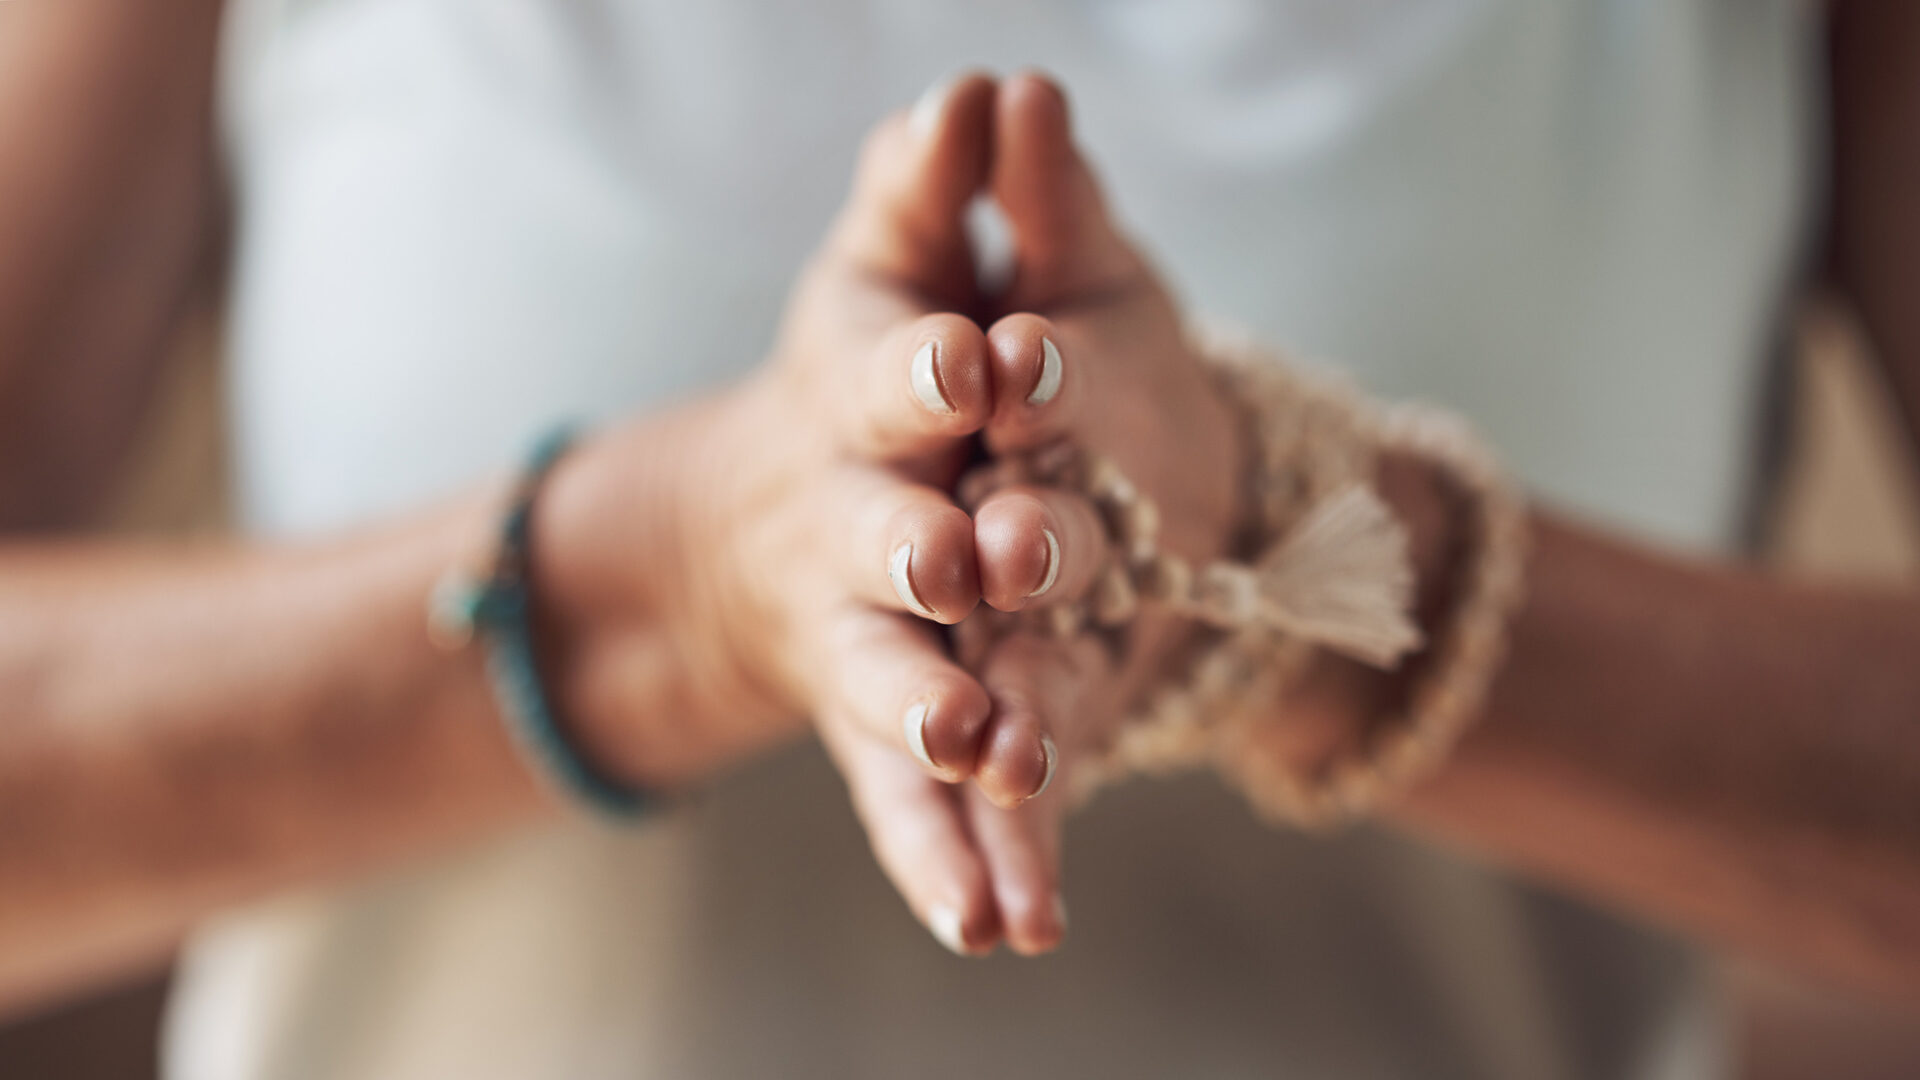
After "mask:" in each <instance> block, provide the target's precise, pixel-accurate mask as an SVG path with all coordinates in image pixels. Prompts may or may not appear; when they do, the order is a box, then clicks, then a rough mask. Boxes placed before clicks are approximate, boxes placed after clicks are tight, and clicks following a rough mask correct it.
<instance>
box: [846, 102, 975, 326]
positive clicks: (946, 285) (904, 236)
mask: <svg viewBox="0 0 1920 1080" xmlns="http://www.w3.org/2000/svg"><path fill="white" fill-rule="evenodd" d="M993 101H994V82H993V80H992V79H990V78H988V77H987V76H985V75H981V74H978V73H968V74H963V75H960V76H956V77H955V78H952V79H949V80H947V81H945V82H942V83H939V84H937V85H935V86H933V87H932V88H930V89H929V90H927V92H926V93H925V94H923V95H921V97H920V100H919V101H918V102H916V103H915V104H914V106H913V108H912V109H911V110H907V109H901V110H897V111H895V112H893V113H892V114H890V115H888V116H887V117H886V118H885V119H884V120H882V121H881V122H880V123H879V125H878V126H876V127H875V128H874V129H873V131H872V132H871V133H869V134H868V136H867V140H866V143H865V145H864V146H863V147H862V148H861V152H860V164H859V167H858V169H857V170H856V172H855V174H854V181H853V193H852V195H851V196H849V198H848V200H847V203H846V205H845V206H844V207H843V208H842V209H841V211H840V216H839V218H838V219H837V220H836V221H835V223H834V228H833V232H832V234H831V236H830V239H829V242H828V251H829V252H830V253H831V254H832V255H833V256H835V257H838V258H842V259H845V260H847V261H848V262H849V263H851V264H852V265H853V266H855V267H858V268H859V269H860V270H862V271H864V272H867V273H873V274H879V275H881V276H883V277H886V278H888V279H891V280H893V281H894V282H896V283H898V284H900V285H903V286H905V287H907V288H909V289H912V290H914V291H916V292H919V293H922V294H924V295H925V296H926V298H927V299H928V300H929V301H931V302H932V303H933V306H935V307H940V308H947V309H964V308H968V307H971V306H972V304H973V300H974V278H973V255H972V247H971V245H970V244H969V242H968V237H967V220H966V219H967V208H968V207H969V206H970V205H971V204H972V202H973V198H974V196H975V195H976V194H977V193H979V192H980V191H981V189H982V188H984V187H985V185H986V180H987V169H988V163H989V160H990V156H991V154H992V150H993V145H992V143H993V138H992V130H993Z"/></svg>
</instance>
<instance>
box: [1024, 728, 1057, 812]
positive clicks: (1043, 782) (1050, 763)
mask: <svg viewBox="0 0 1920 1080" xmlns="http://www.w3.org/2000/svg"><path fill="white" fill-rule="evenodd" d="M1040 752H1041V753H1042V754H1045V755H1046V758H1047V771H1046V772H1045V773H1042V774H1041V776H1040V786H1039V787H1037V788H1034V789H1033V794H1031V795H1029V796H1027V798H1029V799H1037V798H1039V797H1040V796H1042V795H1044V794H1046V793H1047V788H1049V787H1051V786H1052V785H1053V772H1054V770H1055V769H1057V768H1059V767H1060V748H1059V747H1057V746H1055V745H1053V736H1051V735H1041V736H1040Z"/></svg>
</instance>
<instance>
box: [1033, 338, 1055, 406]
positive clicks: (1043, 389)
mask: <svg viewBox="0 0 1920 1080" xmlns="http://www.w3.org/2000/svg"><path fill="white" fill-rule="evenodd" d="M1062 374H1063V372H1062V370H1061V367H1060V350H1059V349H1058V348H1057V347H1055V346H1054V344H1053V339H1052V338H1041V339H1040V377H1039V378H1038V379H1035V380H1034V383H1033V392H1032V393H1030V394H1028V395H1027V404H1029V405H1045V404H1046V403H1047V402H1049V401H1052V400H1053V397H1054V395H1055V394H1058V393H1059V392H1060V377H1061V375H1062Z"/></svg>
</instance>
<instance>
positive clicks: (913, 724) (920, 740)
mask: <svg viewBox="0 0 1920 1080" xmlns="http://www.w3.org/2000/svg"><path fill="white" fill-rule="evenodd" d="M900 724H901V726H902V727H903V728H905V729H906V735H907V749H908V750H911V751H913V756H914V757H915V758H916V759H918V760H919V762H920V764H922V765H925V766H926V767H927V768H929V769H939V768H940V766H938V765H935V764H934V763H933V755H932V754H929V753H927V703H926V702H924V701H916V702H914V703H913V704H912V705H910V706H908V707H907V715H905V716H904V717H901V720H900Z"/></svg>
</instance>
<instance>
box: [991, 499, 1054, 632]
mask: <svg viewBox="0 0 1920 1080" xmlns="http://www.w3.org/2000/svg"><path fill="white" fill-rule="evenodd" d="M973 528H974V549H975V552H976V555H977V561H978V563H979V570H980V596H981V599H982V600H984V601H986V602H987V604H988V605H989V606H991V607H993V608H995V609H996V610H999V611H1019V610H1021V609H1022V608H1025V607H1026V606H1028V605H1029V604H1031V603H1033V602H1035V601H1037V600H1040V599H1043V598H1044V597H1046V596H1047V595H1049V594H1050V593H1052V591H1053V590H1054V588H1055V587H1056V586H1057V585H1058V584H1059V580H1060V564H1061V558H1062V552H1061V547H1060V527H1059V525H1058V524H1056V523H1055V522H1054V521H1053V519H1052V515H1051V514H1049V513H1048V511H1047V508H1046V504H1045V503H1043V502H1041V501H1040V500H1039V499H1038V498H1036V497H1034V496H1033V495H1030V494H1027V493H1025V492H1017V491H1016V492H1006V493H1003V494H1001V495H998V496H995V497H993V498H990V499H988V500H987V501H986V502H985V503H984V504H983V505H982V506H981V507H980V509H979V511H978V512H977V513H976V514H975V515H974V521H973Z"/></svg>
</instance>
